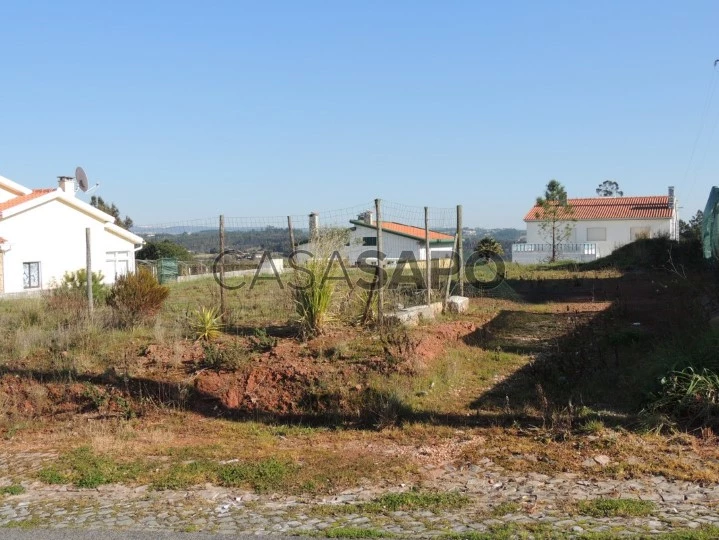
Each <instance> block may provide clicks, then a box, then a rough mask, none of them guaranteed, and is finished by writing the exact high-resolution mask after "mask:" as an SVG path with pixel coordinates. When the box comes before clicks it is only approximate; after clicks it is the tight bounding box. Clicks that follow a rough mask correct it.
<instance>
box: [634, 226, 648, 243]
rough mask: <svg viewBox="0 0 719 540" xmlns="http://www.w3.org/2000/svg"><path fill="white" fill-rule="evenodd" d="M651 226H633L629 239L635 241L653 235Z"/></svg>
mask: <svg viewBox="0 0 719 540" xmlns="http://www.w3.org/2000/svg"><path fill="white" fill-rule="evenodd" d="M651 231H652V230H651V227H632V228H631V229H630V230H629V239H630V240H631V241H632V242H634V241H635V240H642V239H646V238H649V237H650V236H651Z"/></svg>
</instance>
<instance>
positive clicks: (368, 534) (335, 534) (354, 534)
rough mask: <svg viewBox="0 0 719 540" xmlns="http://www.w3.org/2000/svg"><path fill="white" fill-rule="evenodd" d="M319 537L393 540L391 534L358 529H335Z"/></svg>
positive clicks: (327, 530) (320, 534) (322, 533)
mask: <svg viewBox="0 0 719 540" xmlns="http://www.w3.org/2000/svg"><path fill="white" fill-rule="evenodd" d="M318 536H322V537H324V538H391V537H392V536H394V535H393V534H391V533H387V532H384V531H378V530H377V529H360V528H358V527H333V528H331V529H326V530H324V531H322V532H320V533H318Z"/></svg>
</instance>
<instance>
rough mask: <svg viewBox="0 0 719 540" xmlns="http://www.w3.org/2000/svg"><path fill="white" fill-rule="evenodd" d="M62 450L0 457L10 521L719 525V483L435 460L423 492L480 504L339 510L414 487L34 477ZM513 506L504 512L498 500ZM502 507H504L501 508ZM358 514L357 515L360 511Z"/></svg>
mask: <svg viewBox="0 0 719 540" xmlns="http://www.w3.org/2000/svg"><path fill="white" fill-rule="evenodd" d="M55 457H56V456H55V455H53V454H16V455H12V456H10V455H0V471H2V474H3V475H4V477H2V478H0V486H3V485H8V484H10V483H11V481H10V480H11V478H10V477H12V478H14V479H17V478H28V480H26V481H23V482H22V485H23V487H24V488H25V492H24V493H22V494H19V495H6V496H4V497H2V496H0V497H1V498H0V526H4V527H9V526H10V527H12V526H19V527H52V528H64V527H82V528H84V529H143V530H171V531H213V532H217V533H227V534H234V533H239V532H243V533H255V534H263V533H264V534H272V533H280V532H282V533H290V534H302V533H315V534H316V533H318V532H321V531H323V530H328V529H333V528H337V527H355V528H367V529H376V530H379V531H384V532H387V533H394V534H397V535H401V536H407V537H411V538H419V537H432V536H438V535H442V534H445V533H449V532H455V533H464V532H470V531H489V530H491V529H492V528H493V527H497V526H500V525H503V524H515V525H517V526H519V527H530V528H531V526H536V525H538V524H543V525H546V526H551V527H552V528H553V529H555V530H561V531H565V532H567V533H569V534H574V535H577V536H581V535H582V534H583V533H593V532H608V533H614V534H617V535H619V534H631V533H661V532H669V531H673V530H685V529H698V528H700V527H704V526H709V525H714V526H719V514H718V512H717V505H718V504H719V486H717V485H713V484H712V485H699V484H693V483H689V482H679V481H668V480H666V479H664V478H662V477H647V478H643V479H637V480H625V481H619V480H596V481H595V480H590V479H587V478H583V477H580V476H579V475H576V474H569V473H562V474H559V475H556V476H553V477H549V476H546V475H542V474H537V473H528V474H519V473H512V472H508V471H506V470H504V469H502V468H500V467H499V466H497V465H495V464H493V463H492V462H491V461H489V460H488V459H486V458H485V459H484V460H483V461H482V462H480V463H478V464H474V465H470V466H467V467H460V468H457V467H454V466H451V465H444V466H440V467H437V466H426V467H425V470H423V471H422V472H423V473H424V477H425V478H426V479H427V480H426V481H425V482H424V483H423V484H422V486H421V488H423V489H427V490H435V491H443V492H448V491H457V492H461V493H463V494H466V495H467V496H468V497H469V498H470V500H471V502H470V503H469V504H468V505H467V506H466V507H464V508H462V509H460V510H454V511H445V510H437V509H435V510H434V511H433V510H431V509H430V510H426V509H425V510H416V511H397V512H389V511H387V512H381V513H376V512H375V513H365V514H364V515H362V512H361V511H360V512H357V511H355V509H353V508H350V509H349V510H348V511H344V512H343V511H337V509H339V508H341V507H342V506H344V507H345V508H346V507H347V506H348V505H350V504H353V503H361V502H366V501H369V500H372V499H373V498H375V497H377V496H379V495H381V494H383V493H386V492H398V491H406V490H407V489H409V486H406V485H398V486H393V487H390V488H389V489H387V488H382V489H378V488H374V487H371V486H365V487H362V488H357V489H352V490H348V491H345V492H343V493H340V494H337V495H333V496H326V497H315V498H312V497H293V496H284V495H283V496H280V495H271V494H268V495H257V494H255V493H251V492H247V491H243V490H238V489H226V488H220V487H216V486H211V485H205V486H199V487H197V488H195V489H191V490H178V491H152V490H149V489H148V488H147V487H146V486H141V487H129V486H121V485H111V486H101V487H99V488H97V489H92V490H90V489H78V488H74V487H72V486H48V485H44V484H42V483H39V482H37V481H34V480H32V479H31V478H32V474H31V473H32V472H33V471H36V470H38V469H39V468H40V467H41V466H42V464H43V463H44V462H47V461H49V460H52V459H54V458H55ZM620 497H621V498H636V499H642V500H646V501H652V502H653V503H654V504H655V505H656V511H654V512H652V514H651V515H649V516H646V517H631V518H618V517H612V518H596V517H590V516H585V515H581V514H579V513H577V510H576V504H575V503H576V502H577V501H580V500H588V499H597V498H620ZM502 503H508V504H505V505H504V506H503V507H504V508H508V509H509V510H508V513H506V514H504V515H501V514H500V513H498V512H497V510H498V506H499V505H500V504H502ZM500 508H501V507H500ZM351 512H354V513H351Z"/></svg>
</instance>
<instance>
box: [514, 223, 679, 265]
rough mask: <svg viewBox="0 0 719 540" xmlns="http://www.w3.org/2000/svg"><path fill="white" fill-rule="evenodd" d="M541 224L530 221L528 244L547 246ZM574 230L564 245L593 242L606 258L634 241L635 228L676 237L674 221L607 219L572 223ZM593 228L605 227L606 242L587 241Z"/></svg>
mask: <svg viewBox="0 0 719 540" xmlns="http://www.w3.org/2000/svg"><path fill="white" fill-rule="evenodd" d="M539 225H540V223H539V222H536V221H530V222H528V223H527V243H528V244H546V243H551V241H549V242H548V240H547V238H546V237H545V236H543V235H542V231H541V229H540V227H539ZM572 226H573V229H572V234H571V235H570V237H569V238H568V239H567V240H565V241H564V243H568V244H571V243H580V242H592V243H594V244H597V251H598V253H597V256H598V257H606V256H607V255H609V254H610V253H611V252H612V251H614V250H615V249H617V248H618V247H621V246H623V245H625V244H628V243H629V242H631V241H632V239H631V238H630V233H631V229H632V228H633V227H649V229H650V236H651V237H654V236H656V235H658V234H670V235H674V226H673V220H672V219H606V220H594V221H584V220H582V221H575V222H574V223H572ZM592 227H605V228H606V230H607V235H606V240H605V241H594V240H588V239H587V229H588V228H592Z"/></svg>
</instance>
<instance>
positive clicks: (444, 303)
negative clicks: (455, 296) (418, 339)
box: [440, 234, 459, 313]
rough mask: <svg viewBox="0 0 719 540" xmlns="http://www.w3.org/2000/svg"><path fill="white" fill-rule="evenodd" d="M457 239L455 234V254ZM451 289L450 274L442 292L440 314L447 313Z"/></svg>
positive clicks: (453, 246) (453, 248)
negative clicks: (442, 298)
mask: <svg viewBox="0 0 719 540" xmlns="http://www.w3.org/2000/svg"><path fill="white" fill-rule="evenodd" d="M458 239H459V236H457V235H456V234H455V235H454V244H453V245H452V250H453V251H455V252H456V251H457V240H458ZM451 288H452V274H449V275H448V276H447V288H446V289H445V292H444V301H443V302H442V313H444V312H446V311H447V304H448V303H449V292H450V289H451ZM441 292H442V289H441V288H440V294H441Z"/></svg>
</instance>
